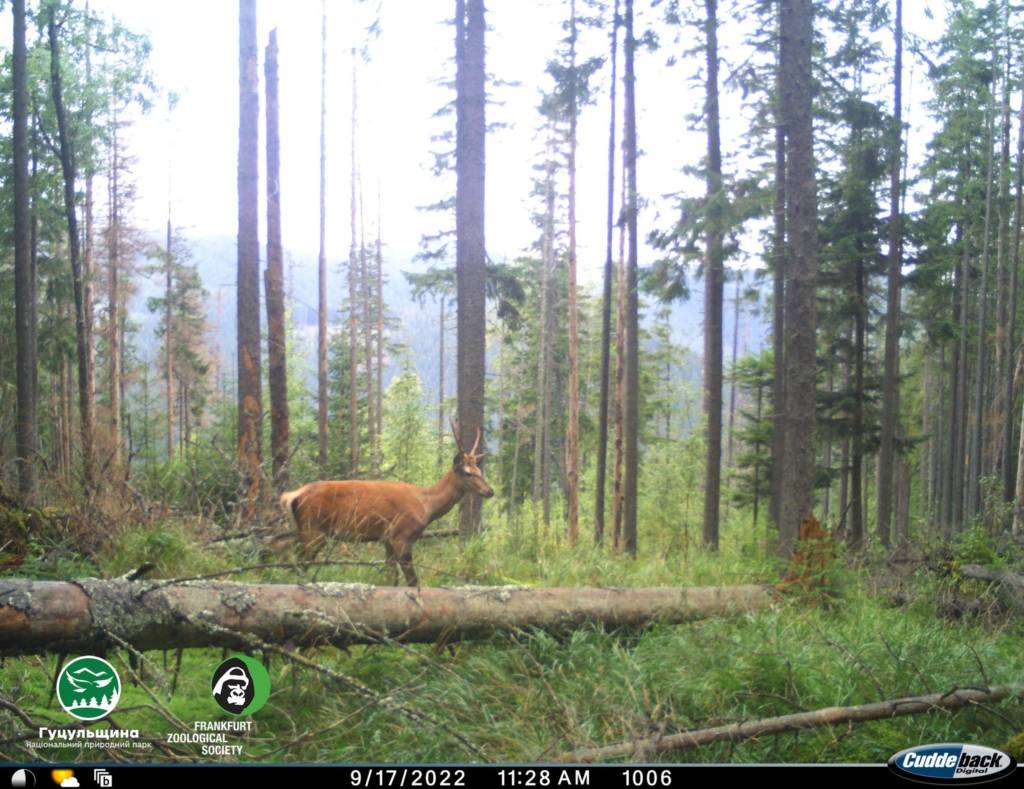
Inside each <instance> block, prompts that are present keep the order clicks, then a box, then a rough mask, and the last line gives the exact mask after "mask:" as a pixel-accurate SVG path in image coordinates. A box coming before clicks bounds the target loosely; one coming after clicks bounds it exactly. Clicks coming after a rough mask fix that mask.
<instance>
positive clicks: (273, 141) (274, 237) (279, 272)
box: [264, 30, 289, 493]
mask: <svg viewBox="0 0 1024 789" xmlns="http://www.w3.org/2000/svg"><path fill="white" fill-rule="evenodd" d="M264 73H265V76H266V81H267V84H266V91H267V116H266V117H267V269H266V272H265V275H264V276H265V277H266V285H265V287H266V293H267V364H268V366H269V370H268V377H269V383H270V452H271V456H272V458H273V474H274V489H275V490H276V491H277V492H278V493H283V492H284V491H285V490H287V489H288V487H289V484H288V439H289V424H288V422H289V420H288V356H287V347H286V339H285V336H286V332H285V326H284V320H285V315H284V249H283V246H282V243H281V143H280V136H279V134H278V125H279V123H278V95H277V94H278V90H277V30H271V31H270V43H269V44H268V45H267V49H266V60H265V62H264Z"/></svg>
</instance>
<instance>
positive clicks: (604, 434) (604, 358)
mask: <svg viewBox="0 0 1024 789" xmlns="http://www.w3.org/2000/svg"><path fill="white" fill-rule="evenodd" d="M611 38H612V52H611V61H612V77H611V86H610V88H609V91H610V93H611V98H610V103H611V113H610V114H611V120H610V121H609V123H608V210H607V214H606V217H605V222H606V224H605V257H604V291H603V295H602V301H601V396H600V397H601V401H600V407H599V409H600V410H599V414H598V420H597V430H598V435H597V480H596V490H595V500H594V541H595V542H596V543H601V542H603V541H604V509H605V506H604V499H605V487H606V484H605V477H606V476H607V470H606V469H607V465H608V418H609V413H608V411H609V409H608V390H609V388H610V383H611V382H610V380H609V377H610V375H611V344H612V340H611V335H612V269H613V261H612V234H613V231H614V227H615V97H616V95H615V94H616V87H617V85H616V80H617V79H618V74H617V70H618V44H619V0H615V6H614V10H613V12H612V34H611Z"/></svg>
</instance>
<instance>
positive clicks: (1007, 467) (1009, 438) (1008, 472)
mask: <svg viewBox="0 0 1024 789" xmlns="http://www.w3.org/2000/svg"><path fill="white" fill-rule="evenodd" d="M1017 124H1018V127H1017V172H1016V180H1017V194H1016V198H1015V201H1014V208H1013V262H1012V264H1011V265H1010V295H1009V299H1008V303H1007V308H1006V309H1007V319H1006V330H1005V336H1006V351H1005V355H1006V372H1005V376H1006V377H1005V379H1004V381H1003V399H1004V402H1005V404H1006V407H1005V409H1004V416H1003V463H1002V465H1003V497H1004V499H1005V500H1006V501H1008V502H1009V501H1013V497H1014V487H1015V486H1014V481H1015V480H1014V473H1013V422H1014V415H1015V413H1016V412H1015V410H1014V407H1013V367H1014V361H1013V353H1014V349H1015V347H1016V345H1015V340H1016V326H1017V298H1018V296H1017V292H1018V288H1019V287H1020V282H1019V280H1020V273H1019V272H1020V247H1021V243H1020V242H1021V222H1022V212H1021V203H1022V198H1024V97H1022V98H1021V105H1020V113H1019V115H1018V116H1017ZM1014 522H1015V523H1016V519H1014Z"/></svg>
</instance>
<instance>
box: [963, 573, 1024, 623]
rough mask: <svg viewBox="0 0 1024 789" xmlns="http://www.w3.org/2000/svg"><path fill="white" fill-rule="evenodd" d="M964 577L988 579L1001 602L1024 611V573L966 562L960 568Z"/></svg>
mask: <svg viewBox="0 0 1024 789" xmlns="http://www.w3.org/2000/svg"><path fill="white" fill-rule="evenodd" d="M960 574H961V575H962V576H963V577H964V578H971V579H974V580H976V581H988V582H989V583H991V584H993V590H994V591H995V593H996V596H997V597H998V598H999V600H1000V602H1002V603H1003V605H1005V606H1006V607H1007V608H1011V609H1013V610H1014V611H1016V612H1017V613H1024V575H1020V574H1018V573H1013V572H1010V571H1009V570H992V569H989V568H988V567H982V566H981V565H979V564H965V565H964V566H963V567H961V568H960Z"/></svg>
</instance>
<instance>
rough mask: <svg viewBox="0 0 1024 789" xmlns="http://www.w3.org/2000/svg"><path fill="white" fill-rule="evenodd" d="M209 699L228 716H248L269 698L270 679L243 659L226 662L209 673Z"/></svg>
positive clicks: (257, 665) (259, 666)
mask: <svg viewBox="0 0 1024 789" xmlns="http://www.w3.org/2000/svg"><path fill="white" fill-rule="evenodd" d="M212 691H213V698H214V700H216V702H217V704H219V705H220V708H221V709H222V710H224V711H225V712H230V713H231V714H232V715H252V714H253V713H254V712H256V711H257V710H259V709H260V707H262V706H263V705H264V704H266V703H267V699H268V698H270V676H269V675H268V674H267V670H266V669H265V668H264V667H263V664H262V663H260V662H259V661H258V660H254V659H253V658H251V657H248V656H247V655H234V656H233V657H230V658H228V659H227V660H225V661H224V662H223V663H221V664H220V665H219V666H217V670H216V671H214V672H213V682H212Z"/></svg>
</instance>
